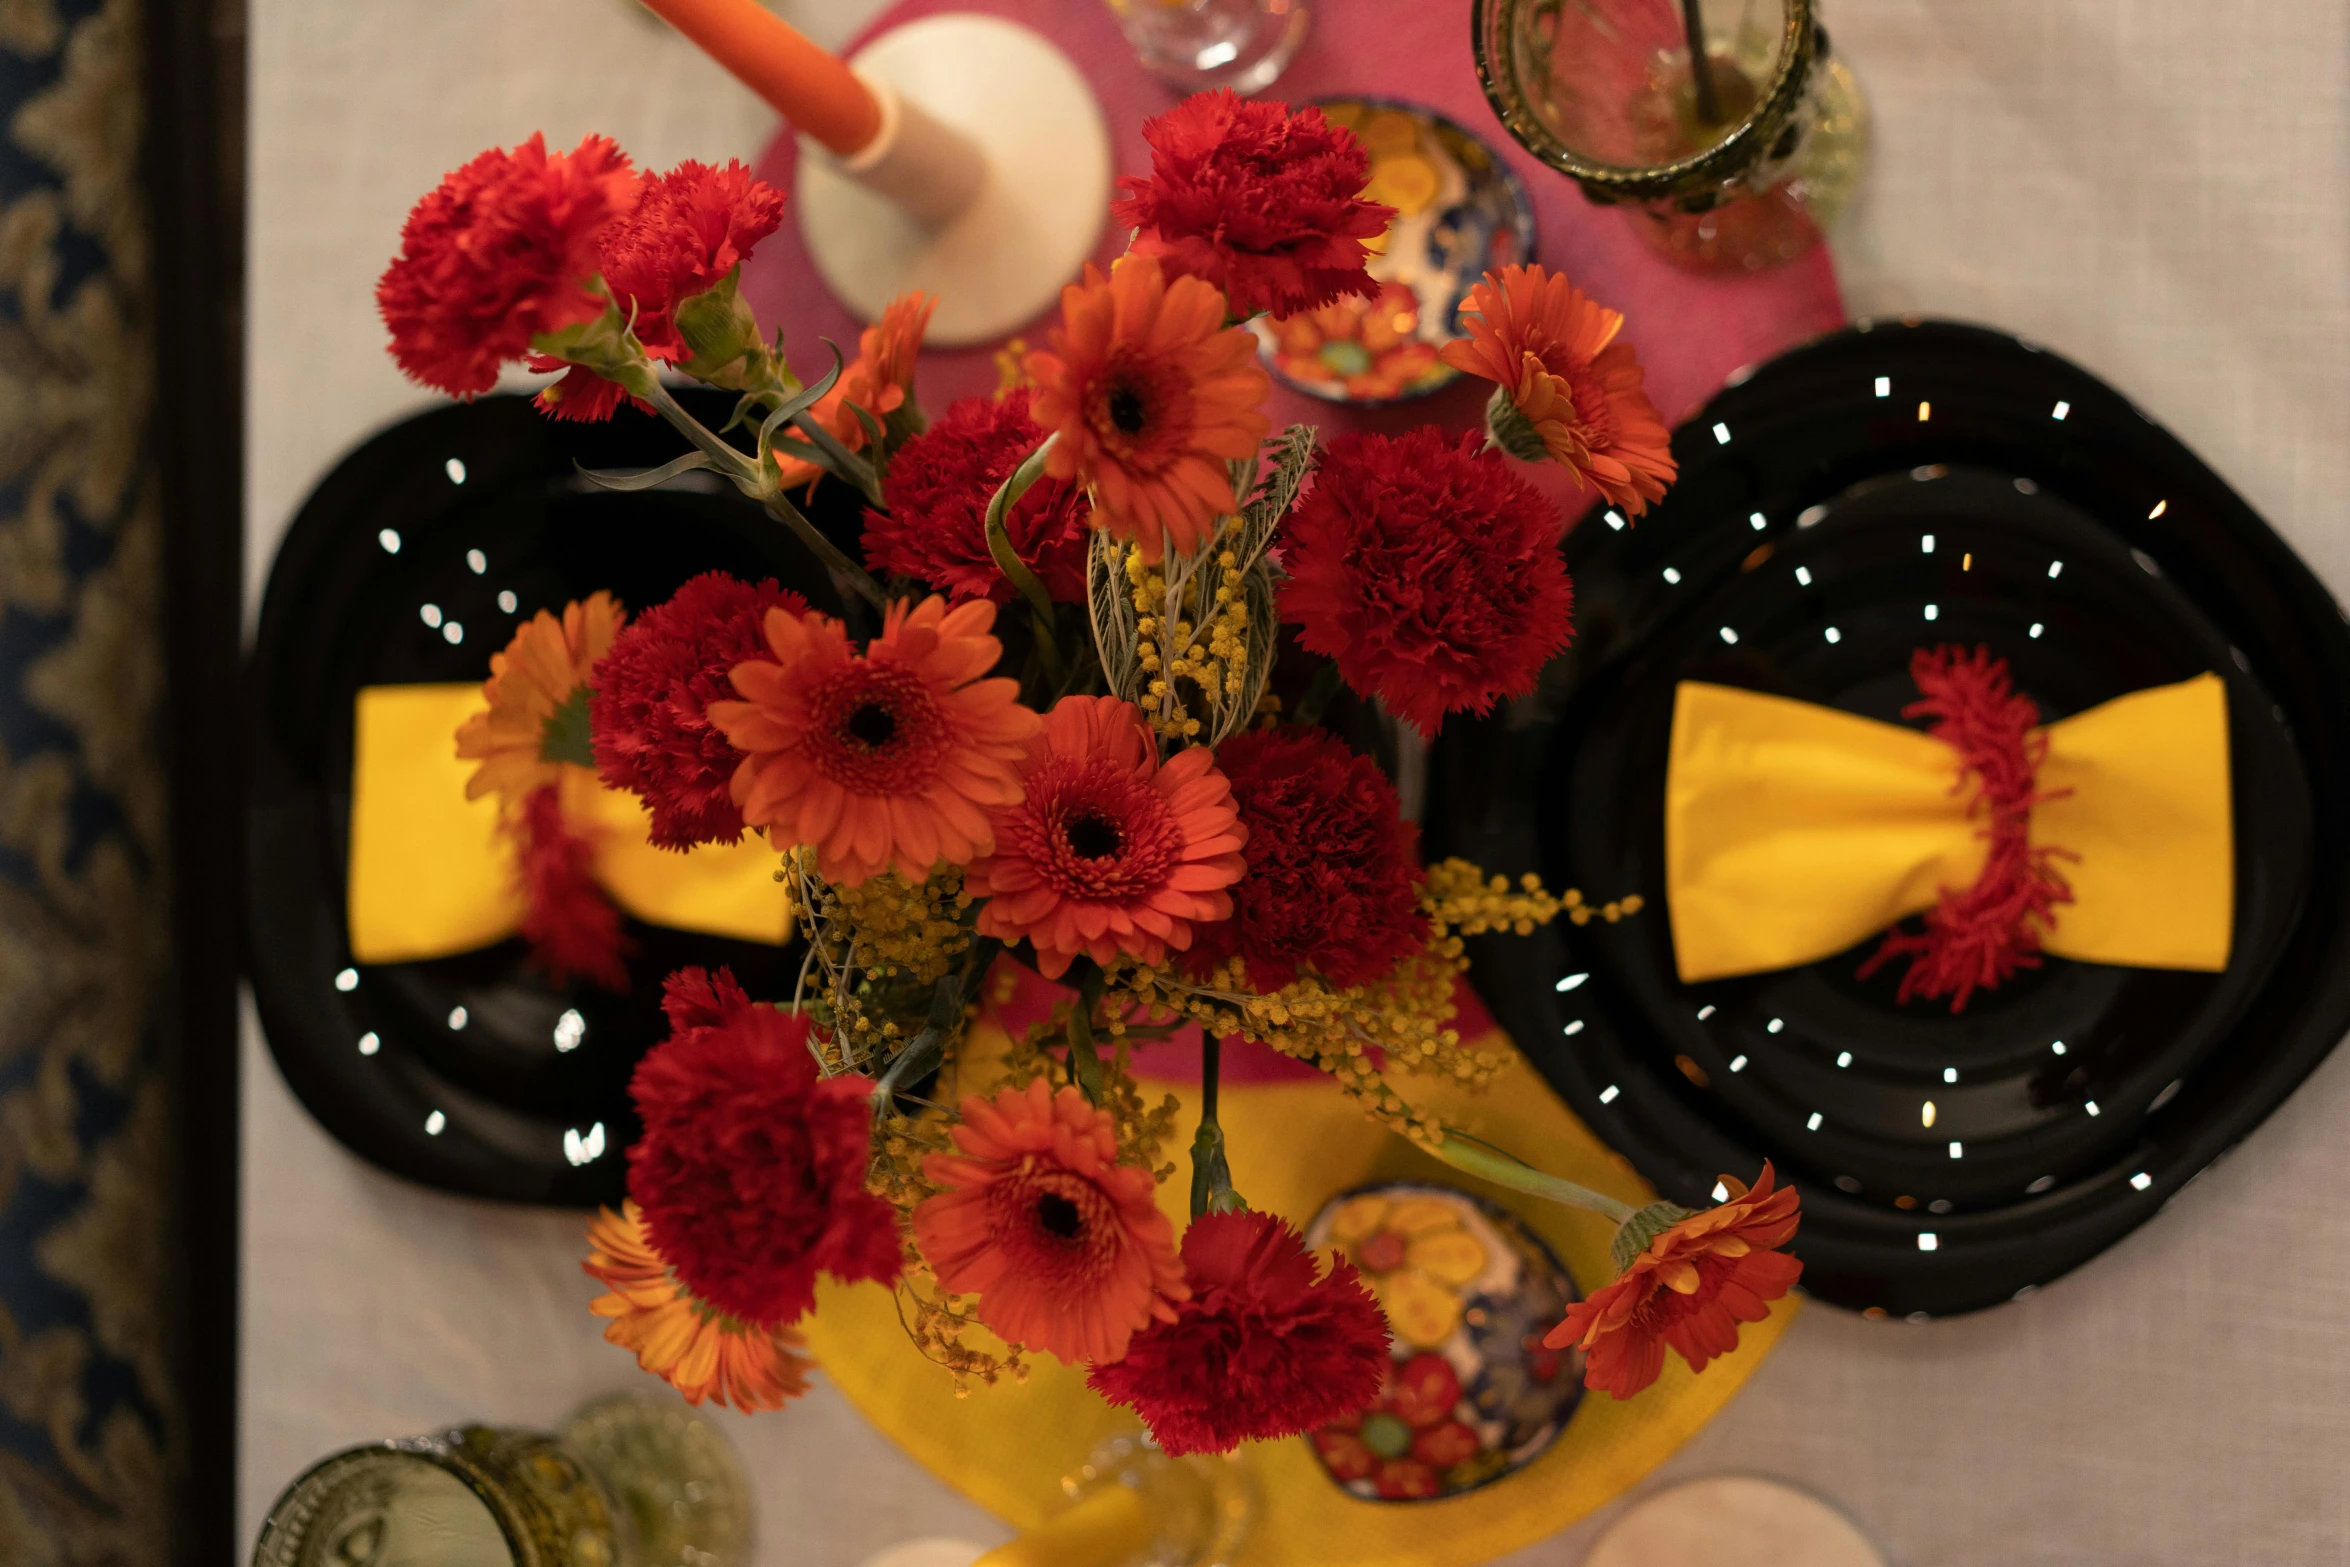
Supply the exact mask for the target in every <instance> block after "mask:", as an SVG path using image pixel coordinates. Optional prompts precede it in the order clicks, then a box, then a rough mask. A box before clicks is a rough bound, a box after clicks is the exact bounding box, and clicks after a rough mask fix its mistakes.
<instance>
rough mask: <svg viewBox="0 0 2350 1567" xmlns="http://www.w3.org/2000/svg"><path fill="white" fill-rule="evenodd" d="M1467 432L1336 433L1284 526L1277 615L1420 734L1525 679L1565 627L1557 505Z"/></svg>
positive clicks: (1521, 689)
mask: <svg viewBox="0 0 2350 1567" xmlns="http://www.w3.org/2000/svg"><path fill="white" fill-rule="evenodd" d="M1477 439H1478V437H1476V436H1463V437H1462V438H1461V442H1460V444H1459V445H1457V446H1455V445H1453V444H1452V443H1451V442H1450V441H1448V440H1447V439H1446V438H1445V437H1444V436H1443V435H1442V434H1440V433H1439V432H1438V431H1437V430H1436V429H1435V427H1434V426H1432V425H1423V426H1421V427H1420V428H1419V429H1417V430H1414V431H1412V432H1411V433H1410V434H1408V435H1400V436H1387V435H1342V436H1339V437H1338V438H1337V439H1336V440H1334V441H1332V442H1331V443H1330V446H1329V449H1328V452H1327V454H1326V455H1325V456H1324V457H1323V459H1322V465H1321V467H1320V469H1319V470H1318V473H1317V477H1316V479H1315V482H1314V488H1313V491H1312V492H1311V493H1310V494H1308V495H1307V496H1306V498H1305V499H1304V500H1303V501H1301V502H1299V503H1298V507H1297V510H1296V511H1295V512H1293V513H1291V514H1290V518H1289V521H1288V523H1287V524H1286V525H1285V527H1284V528H1283V530H1282V533H1283V537H1284V538H1285V539H1287V541H1288V549H1287V550H1286V551H1285V552H1284V554H1283V557H1282V564H1283V565H1284V566H1286V567H1287V568H1288V570H1289V574H1290V580H1289V581H1288V583H1286V584H1285V585H1284V586H1283V588H1282V590H1281V614H1282V618H1284V619H1286V620H1294V621H1297V622H1299V623H1300V625H1301V626H1302V628H1303V629H1302V630H1301V632H1300V634H1299V638H1298V640H1299V641H1300V642H1301V643H1302V644H1303V645H1304V646H1305V648H1306V649H1307V650H1308V651H1309V652H1314V653H1324V654H1328V655H1329V656H1330V657H1332V658H1334V659H1336V660H1337V661H1338V672H1339V674H1341V675H1342V676H1344V677H1345V679H1346V683H1347V684H1348V685H1349V686H1352V687H1353V688H1354V689H1355V690H1356V691H1358V692H1360V693H1361V694H1363V695H1365V696H1371V697H1377V698H1378V699H1379V700H1380V701H1381V702H1382V703H1384V704H1385V705H1386V707H1387V710H1388V711H1389V712H1391V713H1393V714H1395V716H1396V717H1398V718H1400V719H1402V720H1403V721H1404V722H1405V723H1408V724H1410V725H1411V726H1412V727H1413V728H1415V729H1417V730H1419V731H1420V732H1421V733H1422V734H1433V733H1434V732H1435V731H1436V727H1437V725H1438V724H1440V723H1442V722H1443V720H1444V715H1445V714H1446V713H1453V712H1460V711H1462V710H1464V709H1466V710H1469V711H1473V712H1478V713H1484V712H1489V711H1491V710H1492V707H1493V704H1494V701H1495V699H1496V698H1499V697H1505V696H1519V695H1522V694H1524V693H1525V692H1528V691H1531V690H1533V689H1534V680H1535V677H1536V676H1537V675H1538V674H1540V673H1541V670H1542V666H1543V663H1544V662H1545V661H1546V660H1548V659H1549V657H1550V656H1551V655H1552V654H1553V653H1556V652H1557V651H1558V650H1559V649H1560V648H1563V647H1565V646H1566V645H1567V639H1568V637H1569V636H1570V635H1571V634H1572V615H1573V611H1574V604H1575V595H1574V589H1573V587H1572V585H1570V584H1569V583H1568V581H1567V568H1566V565H1565V563H1564V562H1563V561H1561V560H1560V559H1559V552H1558V539H1559V519H1558V513H1557V511H1556V510H1555V509H1554V508H1553V507H1552V505H1551V503H1550V502H1549V501H1547V500H1545V499H1544V498H1543V497H1542V495H1541V493H1540V492H1539V491H1537V490H1536V489H1535V488H1534V487H1533V486H1532V485H1530V484H1528V483H1526V481H1525V480H1523V479H1521V478H1519V477H1518V476H1517V475H1516V474H1514V473H1512V472H1511V471H1510V468H1509V465H1508V463H1507V462H1506V461H1505V460H1504V459H1503V457H1502V456H1501V454H1500V453H1498V452H1480V451H1478V450H1477V448H1476V444H1475V443H1476V441H1477Z"/></svg>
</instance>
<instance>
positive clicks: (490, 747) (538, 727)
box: [457, 593, 628, 811]
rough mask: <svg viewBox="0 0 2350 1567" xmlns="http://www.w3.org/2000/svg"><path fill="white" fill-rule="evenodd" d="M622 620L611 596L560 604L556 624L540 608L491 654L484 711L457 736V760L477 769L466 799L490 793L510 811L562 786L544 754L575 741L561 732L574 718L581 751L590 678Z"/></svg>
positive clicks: (556, 763)
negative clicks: (474, 764) (534, 794)
mask: <svg viewBox="0 0 2350 1567" xmlns="http://www.w3.org/2000/svg"><path fill="white" fill-rule="evenodd" d="M627 622H628V615H627V612H626V611H624V610H622V609H621V607H620V605H619V602H618V601H617V600H615V599H614V598H613V597H612V595H611V594H609V593H596V594H591V595H589V597H588V600H587V602H586V603H584V604H582V603H579V602H577V601H574V602H572V603H569V604H566V605H564V606H563V618H562V619H561V620H557V619H556V618H555V617H554V616H553V615H550V614H548V613H547V612H546V611H545V610H543V609H542V610H540V611H539V612H538V613H537V614H536V615H533V616H532V617H531V618H530V619H529V620H527V621H525V622H523V624H522V626H521V627H520V628H519V629H518V630H516V631H515V633H514V640H513V641H511V642H509V643H507V644H506V651H505V652H503V653H493V654H491V655H490V678H489V679H488V680H486V681H484V682H483V683H482V688H481V695H482V700H483V701H485V702H487V703H489V709H488V711H486V712H481V713H476V714H474V715H473V716H472V717H471V718H469V719H467V720H466V721H465V722H464V723H463V724H462V725H461V726H459V728H458V730H457V754H458V755H459V756H460V757H463V758H464V759H466V760H468V761H479V762H480V763H481V765H480V766H479V767H477V768H475V769H474V770H473V776H472V777H471V778H469V779H467V780H466V781H465V798H467V799H468V800H477V799H479V798H481V796H483V795H485V794H488V793H490V792H491V791H492V790H495V791H497V794H498V797H499V799H501V800H503V801H504V802H505V805H506V808H507V809H508V810H510V811H511V810H519V809H520V808H521V806H522V802H523V801H524V800H525V799H527V798H528V797H529V796H530V794H531V793H532V792H533V791H534V790H537V789H540V788H542V787H544V786H545V785H547V784H551V783H557V782H559V781H561V779H562V776H563V768H564V765H565V762H564V760H563V759H562V758H561V757H560V755H557V756H553V757H550V756H549V755H548V752H549V751H550V750H553V751H557V752H558V753H559V752H560V750H561V749H562V748H563V747H564V746H565V744H566V743H567V742H568V741H569V740H570V739H571V738H573V737H571V736H570V735H568V734H567V733H565V732H564V731H563V723H562V720H563V719H564V718H566V717H575V718H576V720H577V726H578V735H577V737H576V738H577V740H578V744H579V749H580V750H581V751H582V752H584V751H585V750H586V747H587V733H588V731H587V703H586V701H585V699H584V692H585V689H586V687H587V683H588V676H589V674H590V673H591V672H592V671H593V670H594V669H595V667H596V660H597V659H600V658H602V657H603V656H604V655H605V654H606V653H608V652H610V651H611V650H612V639H613V638H614V637H617V636H618V635H620V628H621V627H622V626H623V625H626V624H627ZM575 702H576V706H577V711H576V713H574V712H573V711H572V710H573V707H574V704H575ZM581 760H582V763H583V764H584V761H585V758H584V756H583V757H582V758H581Z"/></svg>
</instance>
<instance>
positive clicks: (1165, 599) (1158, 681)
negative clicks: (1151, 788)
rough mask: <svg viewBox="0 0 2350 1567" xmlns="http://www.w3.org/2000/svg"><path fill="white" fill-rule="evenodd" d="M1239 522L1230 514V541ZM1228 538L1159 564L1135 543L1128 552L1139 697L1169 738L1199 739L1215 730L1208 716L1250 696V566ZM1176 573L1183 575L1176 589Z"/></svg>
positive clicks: (1226, 532)
mask: <svg viewBox="0 0 2350 1567" xmlns="http://www.w3.org/2000/svg"><path fill="white" fill-rule="evenodd" d="M1232 527H1233V523H1232V521H1231V520H1230V519H1226V521H1225V524H1224V534H1223V540H1228V539H1229V536H1230V533H1231V531H1232ZM1223 540H1220V542H1219V543H1217V544H1216V545H1214V546H1212V547H1211V548H1212V553H1208V554H1204V555H1202V556H1199V557H1196V558H1194V559H1192V560H1189V561H1178V560H1175V559H1172V558H1170V559H1169V560H1168V561H1167V562H1164V563H1162V564H1161V565H1157V566H1152V565H1148V564H1146V563H1145V562H1144V561H1143V558H1142V552H1141V551H1140V550H1139V549H1136V548H1134V547H1132V546H1131V545H1130V546H1128V547H1127V548H1126V550H1125V552H1124V558H1123V562H1122V569H1123V570H1124V572H1125V576H1126V584H1127V592H1128V596H1129V602H1130V603H1131V604H1132V605H1133V608H1134V615H1135V634H1136V639H1137V641H1136V651H1135V659H1136V663H1137V666H1138V668H1139V670H1140V672H1141V681H1140V684H1139V687H1138V689H1137V692H1136V698H1137V701H1138V702H1139V704H1140V705H1141V706H1142V708H1143V709H1144V711H1145V712H1147V713H1148V714H1149V715H1150V720H1151V727H1152V728H1153V729H1154V730H1156V731H1157V732H1158V734H1159V735H1160V737H1161V738H1162V739H1168V740H1176V741H1184V740H1194V739H1197V738H1199V737H1200V735H1201V733H1202V731H1203V729H1205V728H1206V727H1207V725H1206V723H1205V722H1204V721H1203V718H1202V716H1201V715H1202V714H1205V715H1208V716H1209V717H1210V718H1212V717H1214V716H1215V715H1217V714H1220V713H1222V712H1225V711H1228V710H1229V709H1231V708H1233V707H1235V706H1237V705H1238V704H1240V703H1242V702H1244V701H1246V700H1247V698H1248V693H1249V685H1250V682H1249V605H1248V586H1247V576H1246V572H1245V566H1246V563H1245V562H1243V561H1242V560H1241V558H1240V555H1239V554H1238V552H1237V551H1235V550H1233V549H1232V548H1231V547H1230V544H1229V543H1228V542H1224V541H1223ZM1171 570H1173V571H1176V572H1177V576H1176V579H1175V585H1174V587H1173V588H1172V590H1170V588H1169V586H1168V572H1169V571H1171ZM1223 732H1224V730H1223V729H1221V728H1219V729H1217V730H1215V731H1214V734H1221V733H1223ZM1213 737H1214V735H1213V734H1211V736H1210V738H1213Z"/></svg>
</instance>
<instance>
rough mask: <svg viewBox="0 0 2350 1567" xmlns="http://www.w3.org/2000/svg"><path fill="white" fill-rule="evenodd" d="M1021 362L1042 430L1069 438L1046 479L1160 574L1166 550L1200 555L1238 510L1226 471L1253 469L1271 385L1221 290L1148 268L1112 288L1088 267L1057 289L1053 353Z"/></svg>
mask: <svg viewBox="0 0 2350 1567" xmlns="http://www.w3.org/2000/svg"><path fill="white" fill-rule="evenodd" d="M1024 364H1025V367H1026V369H1027V371H1028V374H1029V376H1030V378H1031V379H1032V380H1034V381H1035V383H1036V401H1035V403H1034V405H1033V412H1034V414H1035V418H1036V422H1037V423H1038V424H1040V425H1043V426H1044V427H1045V428H1046V429H1048V430H1051V431H1053V432H1055V433H1056V434H1057V435H1059V437H1060V439H1059V440H1058V441H1056V442H1054V443H1053V449H1052V454H1051V455H1050V456H1049V457H1047V458H1046V460H1045V471H1046V472H1048V473H1050V474H1052V475H1053V476H1054V477H1055V478H1061V479H1075V480H1076V481H1077V482H1078V483H1080V484H1082V485H1084V486H1085V488H1086V490H1087V492H1088V493H1089V494H1090V495H1091V497H1092V499H1093V521H1094V525H1095V526H1096V527H1099V528H1105V529H1107V530H1108V531H1109V532H1111V533H1114V534H1116V535H1117V536H1118V537H1120V538H1124V539H1132V540H1134V541H1135V542H1136V543H1137V544H1139V545H1141V546H1142V554H1143V559H1145V560H1147V561H1154V562H1155V561H1157V560H1158V559H1159V558H1160V556H1161V554H1162V552H1163V551H1164V548H1165V545H1166V543H1167V541H1170V540H1172V541H1173V543H1174V545H1175V547H1176V548H1177V549H1179V550H1186V551H1188V550H1192V549H1196V548H1198V547H1199V545H1200V544H1201V543H1203V542H1204V541H1205V540H1206V539H1207V538H1208V537H1209V536H1210V535H1211V534H1212V533H1213V531H1214V529H1215V523H1216V519H1217V518H1218V517H1221V516H1223V515H1225V514H1226V513H1228V512H1230V511H1231V510H1232V507H1233V499H1232V474H1231V472H1230V470H1229V469H1227V468H1226V466H1225V464H1227V463H1230V462H1238V461H1242V460H1247V459H1254V458H1255V456H1256V454H1257V445H1258V443H1259V442H1261V441H1262V440H1263V439H1264V438H1265V431H1266V429H1267V428H1268V427H1269V426H1268V423H1267V420H1266V418H1265V415H1264V414H1263V413H1262V412H1261V411H1260V410H1259V408H1258V405H1259V404H1260V403H1262V402H1263V401H1264V400H1265V393H1266V391H1267V390H1268V389H1269V388H1270V387H1271V385H1272V383H1271V382H1270V381H1268V380H1267V379H1266V378H1265V372H1264V371H1263V370H1262V369H1260V368H1259V367H1258V365H1257V351H1256V339H1255V338H1254V337H1252V336H1250V335H1249V333H1248V332H1247V331H1246V330H1245V329H1244V328H1241V327H1227V326H1226V325H1225V324H1224V296H1223V295H1222V294H1220V293H1218V292H1217V291H1216V289H1215V287H1214V285H1212V284H1208V283H1203V282H1201V281H1200V280H1199V279H1198V278H1193V277H1179V278H1176V279H1175V280H1174V281H1173V282H1169V281H1168V280H1167V278H1166V276H1165V274H1164V273H1162V272H1161V271H1160V270H1159V263H1158V261H1157V259H1156V258H1155V257H1151V256H1131V255H1130V256H1127V257H1125V258H1124V259H1123V260H1121V261H1119V262H1118V264H1117V265H1116V266H1114V267H1112V268H1111V269H1110V275H1109V276H1108V277H1106V278H1105V277H1103V276H1102V274H1101V272H1100V270H1099V269H1097V268H1095V267H1093V266H1091V265H1089V266H1087V267H1086V269H1085V277H1084V279H1083V280H1082V281H1080V282H1076V283H1072V284H1070V285H1069V286H1068V287H1067V288H1064V289H1062V290H1061V325H1059V326H1058V327H1056V328H1054V329H1053V336H1052V351H1051V352H1050V353H1035V354H1030V355H1029V356H1028V357H1027V359H1026V360H1025V361H1024Z"/></svg>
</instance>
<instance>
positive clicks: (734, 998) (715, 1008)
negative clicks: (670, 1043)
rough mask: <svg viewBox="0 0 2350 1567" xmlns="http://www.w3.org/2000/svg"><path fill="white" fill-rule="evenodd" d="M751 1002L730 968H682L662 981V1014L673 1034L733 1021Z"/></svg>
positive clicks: (747, 993)
mask: <svg viewBox="0 0 2350 1567" xmlns="http://www.w3.org/2000/svg"><path fill="white" fill-rule="evenodd" d="M751 1005H752V1003H751V996H750V992H749V991H746V990H745V989H743V987H742V984H741V982H740V981H738V980H737V979H736V978H735V977H734V970H732V969H730V968H718V969H705V968H681V969H679V970H678V971H677V972H675V973H674V974H671V975H670V976H669V977H668V978H667V979H665V980H663V981H662V982H661V1015H662V1016H664V1017H666V1018H668V1019H669V1032H670V1033H672V1034H682V1033H685V1032H687V1031H688V1030H689V1029H696V1028H713V1027H716V1026H717V1025H718V1024H720V1023H731V1022H733V1021H734V1020H735V1019H736V1018H737V1017H740V1016H741V1015H742V1014H743V1013H745V1012H748V1011H749V1010H750V1009H751Z"/></svg>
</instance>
